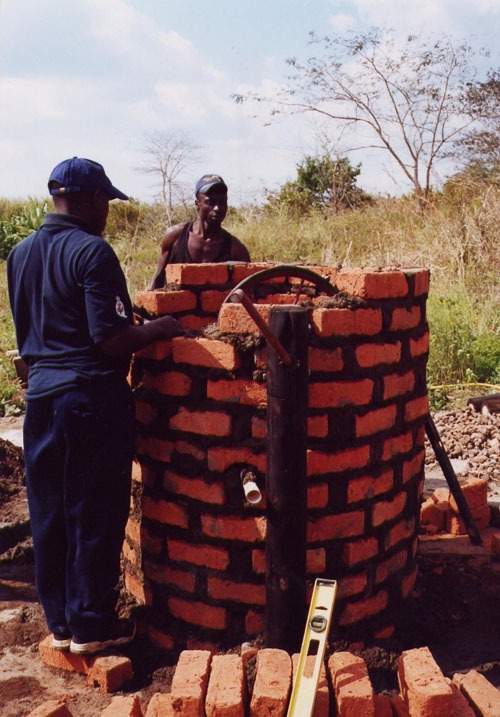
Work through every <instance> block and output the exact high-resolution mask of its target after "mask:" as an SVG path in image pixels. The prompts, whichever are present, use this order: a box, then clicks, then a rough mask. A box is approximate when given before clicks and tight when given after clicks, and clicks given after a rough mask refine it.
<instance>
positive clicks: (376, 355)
mask: <svg viewBox="0 0 500 717" xmlns="http://www.w3.org/2000/svg"><path fill="white" fill-rule="evenodd" d="M356 360H357V362H358V364H359V365H360V366H361V367H362V368H370V367H372V366H378V365H379V364H390V363H398V362H399V361H400V360H401V342H400V341H396V343H394V344H362V345H361V346H358V347H357V348H356Z"/></svg>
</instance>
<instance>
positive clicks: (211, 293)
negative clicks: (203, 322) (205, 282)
mask: <svg viewBox="0 0 500 717" xmlns="http://www.w3.org/2000/svg"><path fill="white" fill-rule="evenodd" d="M226 296H227V291H215V290H214V289H209V290H208V291H202V292H201V293H200V307H201V309H202V311H206V312H207V313H212V314H216V313H217V312H218V311H219V309H220V307H221V306H222V302H223V301H224V299H225V298H226Z"/></svg>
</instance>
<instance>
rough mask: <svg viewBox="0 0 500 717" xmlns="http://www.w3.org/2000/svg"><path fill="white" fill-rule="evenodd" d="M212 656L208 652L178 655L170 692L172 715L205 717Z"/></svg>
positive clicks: (192, 651)
mask: <svg viewBox="0 0 500 717" xmlns="http://www.w3.org/2000/svg"><path fill="white" fill-rule="evenodd" d="M211 661H212V654H211V652H210V651H208V650H184V651H183V652H181V654H180V655H179V660H178V661H177V666H176V668H175V673H174V676H173V679H172V688H171V691H170V695H171V703H172V709H173V713H174V714H175V715H182V717H205V709H204V704H205V697H206V693H207V688H208V680H209V675H210V664H211Z"/></svg>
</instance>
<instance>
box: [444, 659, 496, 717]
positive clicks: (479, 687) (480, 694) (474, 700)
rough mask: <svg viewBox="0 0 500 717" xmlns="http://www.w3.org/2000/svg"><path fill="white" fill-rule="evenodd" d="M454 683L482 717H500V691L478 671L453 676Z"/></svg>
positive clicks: (475, 712) (475, 711)
mask: <svg viewBox="0 0 500 717" xmlns="http://www.w3.org/2000/svg"><path fill="white" fill-rule="evenodd" d="M453 683H454V684H455V685H456V686H457V687H458V688H459V689H460V692H461V693H462V694H464V695H465V696H466V697H467V699H468V701H469V703H470V704H471V705H472V706H473V708H474V712H473V713H474V714H480V715H481V717H498V715H499V714H500V690H498V689H497V688H496V687H495V685H493V684H491V682H490V681H489V680H488V679H487V678H486V677H484V675H481V674H480V673H479V672H477V670H469V672H466V673H465V674H464V675H461V674H456V675H454V676H453Z"/></svg>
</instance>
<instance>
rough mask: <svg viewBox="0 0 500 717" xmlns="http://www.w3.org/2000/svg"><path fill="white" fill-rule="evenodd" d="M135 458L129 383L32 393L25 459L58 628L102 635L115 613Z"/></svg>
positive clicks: (42, 587) (42, 588)
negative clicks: (51, 393)
mask: <svg viewBox="0 0 500 717" xmlns="http://www.w3.org/2000/svg"><path fill="white" fill-rule="evenodd" d="M132 456H133V403H132V395H131V391H130V387H129V386H128V384H127V383H126V382H125V381H123V382H122V381H120V382H119V381H110V382H107V384H105V385H99V386H94V387H87V386H86V387H83V388H78V389H72V390H69V391H67V392H66V393H64V394H61V395H59V396H55V397H49V398H40V399H31V400H28V402H27V409H26V417H25V421H24V457H25V462H26V487H27V493H28V505H29V512H30V522H31V531H32V535H33V546H34V553H35V580H36V589H37V593H38V597H39V600H40V603H41V604H42V607H43V609H44V612H45V617H46V620H47V625H48V628H49V630H50V631H51V632H59V633H60V632H65V631H69V632H70V633H71V635H73V636H75V637H77V638H78V639H79V640H82V641H85V642H88V641H93V640H97V639H100V638H101V636H102V635H103V633H105V631H106V627H107V625H109V621H110V620H111V619H113V617H114V611H115V607H116V601H117V597H118V594H117V591H116V585H117V583H118V579H119V575H120V553H121V548H122V543H123V537H124V530H125V523H126V521H127V516H128V511H129V501H130V483H131V466H132Z"/></svg>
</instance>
